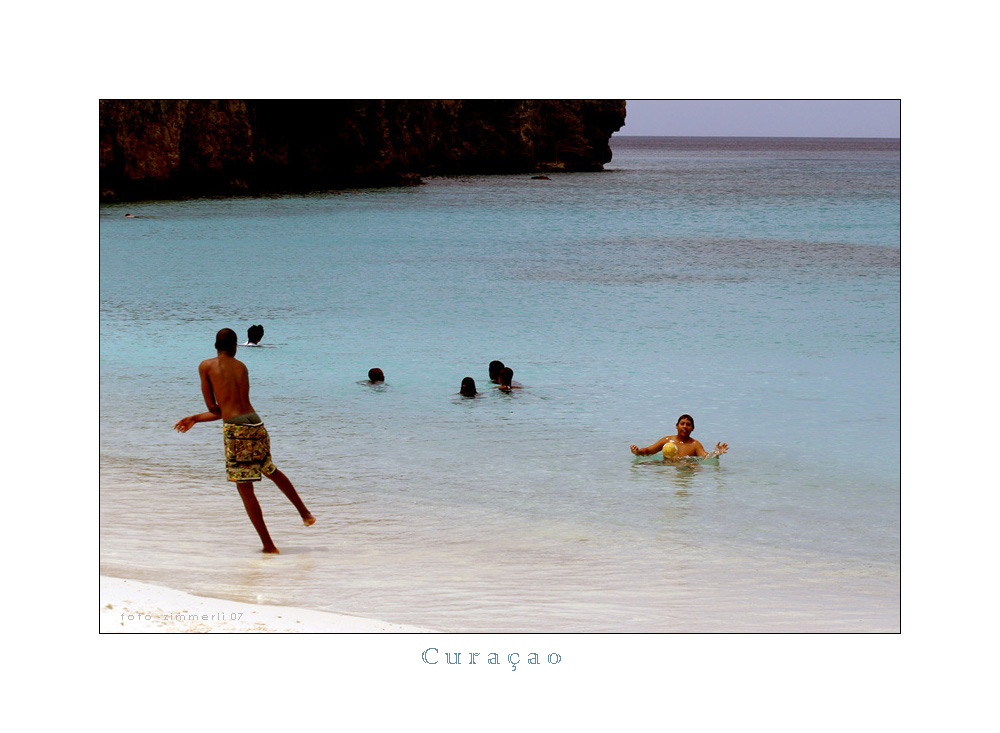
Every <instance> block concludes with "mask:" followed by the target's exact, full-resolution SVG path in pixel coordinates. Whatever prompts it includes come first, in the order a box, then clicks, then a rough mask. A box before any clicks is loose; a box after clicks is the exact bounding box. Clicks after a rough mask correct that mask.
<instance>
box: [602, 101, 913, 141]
mask: <svg viewBox="0 0 1000 733" xmlns="http://www.w3.org/2000/svg"><path fill="white" fill-rule="evenodd" d="M615 134H617V135H690V136H701V135H704V136H707V137H711V136H715V135H731V136H747V137H899V100H895V99H893V100H844V101H840V100H816V101H809V100H773V101H769V100H751V101H739V100H704V101H702V100H686V101H685V100H681V101H668V100H631V99H630V100H628V102H627V105H626V117H625V126H624V127H623V128H622V129H621V130H619V131H618V132H617V133H615Z"/></svg>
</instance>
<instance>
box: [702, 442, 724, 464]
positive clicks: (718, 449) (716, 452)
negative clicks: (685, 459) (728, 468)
mask: <svg viewBox="0 0 1000 733" xmlns="http://www.w3.org/2000/svg"><path fill="white" fill-rule="evenodd" d="M698 450H700V451H701V453H704V455H701V454H699V456H698V457H699V458H701V460H703V461H707V460H709V459H711V458H718V457H719V456H721V455H722V454H723V453H728V452H729V443H716V444H715V448H714V449H713V450H712V452H711V453H705V449H704V448H702V447H701V443H698Z"/></svg>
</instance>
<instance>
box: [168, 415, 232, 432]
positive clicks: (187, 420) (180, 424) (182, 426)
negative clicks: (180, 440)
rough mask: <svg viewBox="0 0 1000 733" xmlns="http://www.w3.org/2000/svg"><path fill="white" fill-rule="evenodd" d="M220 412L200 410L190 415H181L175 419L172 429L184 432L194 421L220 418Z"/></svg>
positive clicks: (208, 420)
mask: <svg viewBox="0 0 1000 733" xmlns="http://www.w3.org/2000/svg"><path fill="white" fill-rule="evenodd" d="M221 419H222V414H221V413H215V412H200V413H198V414H197V415H191V416H190V417H183V418H181V419H180V420H178V421H177V424H176V425H174V430H176V431H177V432H178V433H186V432H187V431H188V430H190V429H191V428H193V427H194V426H195V424H196V423H200V422H212V421H213V420H221Z"/></svg>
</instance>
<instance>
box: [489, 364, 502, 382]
mask: <svg viewBox="0 0 1000 733" xmlns="http://www.w3.org/2000/svg"><path fill="white" fill-rule="evenodd" d="M502 370H503V362H502V361H491V362H490V381H491V382H493V383H494V384H497V383H498V382H499V379H500V372H501V371H502Z"/></svg>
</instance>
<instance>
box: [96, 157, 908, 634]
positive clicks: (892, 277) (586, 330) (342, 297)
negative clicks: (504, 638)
mask: <svg viewBox="0 0 1000 733" xmlns="http://www.w3.org/2000/svg"><path fill="white" fill-rule="evenodd" d="M612 147H613V150H614V159H613V161H612V162H611V163H610V164H609V165H608V166H607V167H608V170H607V171H605V172H603V173H590V174H583V173H581V174H550V175H551V180H549V181H535V180H531V177H530V176H528V175H515V176H494V177H475V176H473V177H463V178H431V179H428V180H427V184H426V185H424V186H419V187H415V188H397V189H383V190H358V191H343V192H331V193H323V194H315V195H310V196H276V197H268V198H248V199H229V200H221V199H220V200H197V201H183V202H146V203H140V204H128V205H109V206H102V207H101V212H100V229H101V318H100V327H101V438H100V439H101V550H102V571H103V572H105V573H108V574H111V575H119V576H123V577H131V578H135V579H139V580H146V581H150V582H158V583H162V584H165V585H171V586H173V587H177V588H180V589H183V590H189V591H193V592H196V593H202V594H205V595H216V596H223V597H229V598H234V599H239V600H258V601H264V602H272V603H281V604H289V605H301V606H307V607H311V608H319V609H325V610H332V611H340V612H345V613H353V614H358V615H367V616H373V617H376V618H382V619H384V620H389V621H395V622H400V623H408V624H416V625H421V626H426V627H431V628H437V629H443V630H455V631H705V630H727V631H728V630H732V631H740V630H789V631H795V630H813V631H814V630H831V631H841V630H851V631H865V630H891V629H896V628H898V611H899V488H900V487H899V445H898V441H899V282H900V279H899V278H900V246H899V146H898V142H892V141H833V140H767V141H762V140H738V139H704V140H699V139H670V138H615V139H613V141H612ZM126 211H128V212H131V213H133V214H135V215H136V216H137V218H135V219H125V218H124V217H123V215H124V213H125V212H126ZM253 323H261V324H263V325H264V327H265V335H264V339H263V342H262V343H263V344H264V345H265V347H264V348H259V349H248V348H245V349H241V350H240V351H239V353H238V355H237V356H238V358H240V359H241V360H243V361H244V362H245V363H246V364H247V365H248V367H249V369H250V374H251V384H252V388H251V398H252V400H253V403H254V406H255V408H256V409H257V412H258V413H260V415H261V416H262V417H263V419H264V420H265V422H266V424H267V426H268V429H269V431H270V433H271V437H272V448H273V453H274V458H275V461H276V463H277V464H278V465H279V467H281V468H282V470H283V471H284V472H285V473H286V474H287V475H288V476H289V477H290V478H291V479H292V481H293V482H294V483H295V484H296V486H297V487H298V489H299V491H300V493H301V494H302V496H303V498H304V499H305V501H306V503H307V504H308V505H309V506H310V509H311V510H312V511H313V513H314V514H315V515H316V516H317V517H318V520H319V521H318V523H317V524H316V525H315V526H314V527H312V528H309V529H305V528H302V527H301V525H299V524H298V520H297V515H296V514H295V512H294V510H293V509H292V508H291V507H290V505H288V504H287V503H286V502H285V501H284V499H283V498H282V497H281V495H280V493H279V492H278V491H277V490H276V489H275V488H274V487H273V486H272V485H271V484H270V483H269V482H266V481H265V482H263V483H262V484H261V485H260V491H259V492H258V493H259V495H260V496H261V501H262V505H263V506H264V511H265V516H266V518H267V521H268V524H269V526H270V528H271V533H272V536H273V537H274V539H275V541H276V543H277V544H278V546H279V547H280V548H281V549H282V555H280V556H278V557H261V556H260V555H259V554H258V553H257V548H258V544H257V539H256V536H255V534H254V532H253V529H252V527H251V526H250V524H249V521H248V520H247V519H246V517H245V515H244V513H243V510H242V506H241V505H240V502H239V499H238V497H237V496H236V494H235V491H234V490H233V488H232V486H231V485H229V484H227V483H226V481H225V480H224V472H223V463H222V446H221V431H220V429H219V424H218V423H214V424H208V425H199V426H197V427H196V428H195V429H194V430H192V432H191V433H189V434H187V435H179V434H176V433H174V432H172V430H171V426H172V425H173V423H174V422H176V420H177V419H178V418H180V417H182V416H184V415H187V414H191V413H194V412H197V411H201V409H203V408H202V404H201V399H200V393H199V386H198V377H197V364H198V362H199V361H200V360H201V359H204V358H207V357H209V356H213V355H214V351H213V349H212V341H213V339H214V334H215V331H216V330H217V329H219V328H221V327H224V326H229V327H232V328H234V329H235V330H237V332H238V333H239V334H240V336H241V340H243V338H242V337H243V336H245V333H246V329H247V327H248V326H250V325H251V324H253ZM492 359H501V360H503V361H504V362H505V363H507V364H508V365H509V366H511V367H512V368H513V369H514V371H515V380H516V381H518V382H520V383H522V384H523V385H525V387H526V388H525V389H524V390H522V391H519V392H516V393H515V394H513V395H502V394H498V393H497V392H495V391H494V390H490V389H488V387H489V385H488V380H487V376H486V371H487V364H488V362H489V361H490V360H492ZM373 366H378V367H381V368H382V369H383V370H384V371H385V373H386V376H387V385H386V387H384V388H383V389H377V390H376V389H372V388H371V387H369V386H367V385H364V384H359V381H360V380H363V379H364V378H365V375H366V373H367V371H368V369H369V368H370V367H373ZM465 376H472V377H473V378H475V379H476V382H477V385H478V386H479V389H480V390H481V391H482V392H484V394H483V395H482V396H481V397H479V398H477V399H475V400H463V399H460V398H458V396H457V394H456V393H457V391H458V387H459V383H460V381H461V379H462V377H465ZM682 412H688V413H691V414H693V415H694V417H695V421H696V426H697V427H696V430H695V433H694V436H695V437H696V438H699V439H700V440H701V441H702V442H703V443H704V444H705V445H706V446H709V447H710V446H711V445H714V444H715V442H716V441H719V440H725V441H728V442H729V444H730V447H731V452H730V454H729V455H726V456H724V457H723V458H722V460H721V461H720V465H719V466H700V467H697V468H694V469H683V468H677V467H676V466H671V465H664V464H663V463H662V462H659V461H656V460H650V459H644V460H641V459H640V460H637V459H634V457H633V456H632V455H631V453H629V451H628V445H629V444H630V443H638V444H640V445H648V444H650V443H652V442H653V441H655V440H657V439H658V438H660V437H661V436H663V435H665V434H668V433H672V432H673V424H674V422H675V421H676V418H677V416H678V415H679V414H681V413H682Z"/></svg>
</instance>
